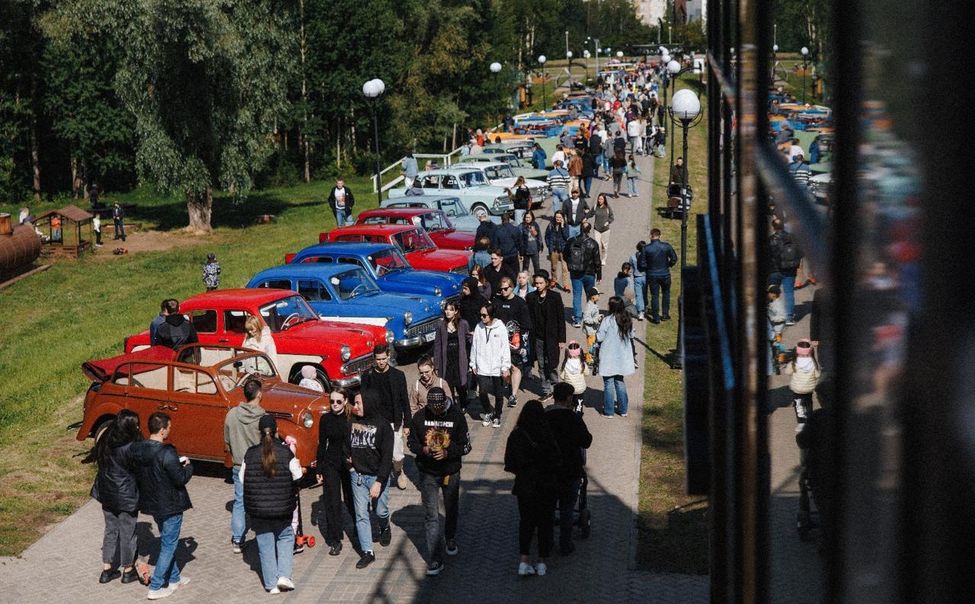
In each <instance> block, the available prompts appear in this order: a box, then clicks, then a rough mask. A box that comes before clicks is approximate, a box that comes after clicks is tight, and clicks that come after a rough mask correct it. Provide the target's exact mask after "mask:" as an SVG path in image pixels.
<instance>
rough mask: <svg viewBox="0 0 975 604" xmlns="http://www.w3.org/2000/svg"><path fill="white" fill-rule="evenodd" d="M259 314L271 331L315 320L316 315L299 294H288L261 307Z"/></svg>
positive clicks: (274, 331) (278, 330)
mask: <svg viewBox="0 0 975 604" xmlns="http://www.w3.org/2000/svg"><path fill="white" fill-rule="evenodd" d="M261 316H262V317H264V322H265V323H267V326H268V327H270V328H271V331H272V332H273V333H278V332H280V331H284V330H286V329H289V328H291V327H294V326H295V325H297V324H299V323H304V322H305V321H317V320H318V315H317V314H315V311H313V310H312V309H311V307H310V306H308V303H307V302H305V299H304V298H302V297H301V296H297V295H296V296H288V297H287V298H282V299H280V300H277V301H276V302H272V303H270V304H265V305H264V306H262V307H261Z"/></svg>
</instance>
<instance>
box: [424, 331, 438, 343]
mask: <svg viewBox="0 0 975 604" xmlns="http://www.w3.org/2000/svg"><path fill="white" fill-rule="evenodd" d="M435 337H437V332H435V331H431V332H430V333H425V334H423V341H424V342H432V341H433V339H434V338H435Z"/></svg>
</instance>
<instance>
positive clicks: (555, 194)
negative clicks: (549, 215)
mask: <svg viewBox="0 0 975 604" xmlns="http://www.w3.org/2000/svg"><path fill="white" fill-rule="evenodd" d="M568 198H569V192H568V191H565V190H563V189H552V200H553V202H558V205H553V206H552V207H553V208H555V209H556V210H561V209H562V204H564V203H565V201H566V200H567V199H568Z"/></svg>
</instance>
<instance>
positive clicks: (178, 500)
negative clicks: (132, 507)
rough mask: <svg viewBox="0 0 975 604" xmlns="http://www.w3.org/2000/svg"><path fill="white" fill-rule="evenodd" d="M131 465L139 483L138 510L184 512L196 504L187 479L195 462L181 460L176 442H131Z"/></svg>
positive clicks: (152, 513) (168, 513)
mask: <svg viewBox="0 0 975 604" xmlns="http://www.w3.org/2000/svg"><path fill="white" fill-rule="evenodd" d="M130 454H131V456H132V458H131V459H132V468H133V473H134V474H135V478H136V481H137V482H138V484H139V511H140V512H142V513H143V514H148V515H150V516H160V517H163V518H165V517H167V516H173V515H175V514H182V513H183V512H185V511H186V510H188V509H190V508H191V507H193V504H192V503H190V494H189V493H187V492H186V483H188V482H189V481H190V478H192V477H193V465H192V464H186V465H185V466H184V465H183V464H181V463H179V455H178V454H177V453H176V447H174V446H173V445H169V444H165V443H161V442H158V441H155V440H142V441H139V442H137V443H132V447H131V452H130Z"/></svg>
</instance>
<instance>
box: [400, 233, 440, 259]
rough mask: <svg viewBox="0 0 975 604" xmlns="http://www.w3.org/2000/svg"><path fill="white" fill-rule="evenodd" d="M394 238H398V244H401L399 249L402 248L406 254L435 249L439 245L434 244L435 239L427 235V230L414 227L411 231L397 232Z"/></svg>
mask: <svg viewBox="0 0 975 604" xmlns="http://www.w3.org/2000/svg"><path fill="white" fill-rule="evenodd" d="M393 239H395V240H396V245H398V246H399V249H400V250H402V251H403V253H404V254H409V253H410V252H419V251H423V250H428V249H435V248H436V247H437V246H436V245H434V243H433V240H432V239H430V236H429V235H427V233H426V231H423V230H421V229H413V230H411V231H403V232H402V233H397V234H396V235H393Z"/></svg>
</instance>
